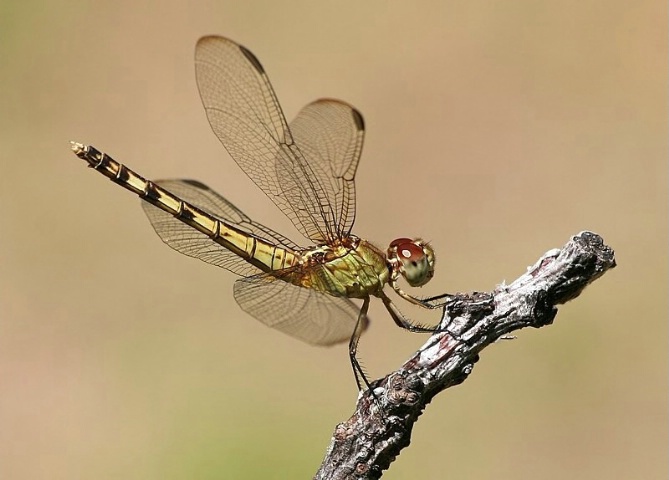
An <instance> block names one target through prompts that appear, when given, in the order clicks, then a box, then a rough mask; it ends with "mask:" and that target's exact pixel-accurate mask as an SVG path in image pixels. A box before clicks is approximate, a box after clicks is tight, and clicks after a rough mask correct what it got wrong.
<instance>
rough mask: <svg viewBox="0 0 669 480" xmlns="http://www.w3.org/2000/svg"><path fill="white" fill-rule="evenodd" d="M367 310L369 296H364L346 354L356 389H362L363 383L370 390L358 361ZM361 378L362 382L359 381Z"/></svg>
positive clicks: (370, 387)
mask: <svg viewBox="0 0 669 480" xmlns="http://www.w3.org/2000/svg"><path fill="white" fill-rule="evenodd" d="M368 310H369V297H367V298H365V300H364V301H363V302H362V308H361V309H360V313H359V314H358V321H357V322H356V323H355V329H354V330H353V334H352V335H351V340H349V342H348V356H349V358H350V359H351V366H352V367H353V375H354V376H355V383H357V384H358V390H362V387H363V384H364V385H365V386H366V387H367V388H368V389H369V390H370V391H371V389H372V386H371V385H370V383H369V380H367V376H366V375H365V372H364V370H363V369H362V366H361V365H360V362H359V361H358V357H357V353H358V342H359V341H360V335H362V332H363V330H364V328H363V327H364V325H365V323H366V322H365V317H367V311H368ZM361 380H362V382H361Z"/></svg>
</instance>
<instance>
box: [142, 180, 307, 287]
mask: <svg viewBox="0 0 669 480" xmlns="http://www.w3.org/2000/svg"><path fill="white" fill-rule="evenodd" d="M154 183H155V184H157V185H159V186H161V187H163V188H164V189H165V190H167V191H168V192H170V193H172V194H174V195H176V196H177V197H179V198H181V199H182V200H184V201H186V202H188V203H190V204H192V205H194V206H196V207H198V208H200V209H201V210H203V211H205V212H207V213H209V214H210V215H213V216H214V217H217V218H218V219H219V220H223V221H225V222H227V223H229V224H232V225H234V226H236V227H239V228H241V229H243V230H245V231H247V232H249V233H252V234H254V235H256V236H258V237H261V238H263V239H265V240H268V241H270V242H272V243H274V244H276V245H277V246H280V247H285V248H289V249H292V250H295V249H297V248H298V247H297V245H295V244H294V243H293V242H292V241H290V240H289V239H287V238H286V237H284V236H283V235H281V234H280V233H277V232H275V231H274V230H272V229H271V228H269V227H266V226H264V225H261V224H259V223H257V222H254V221H253V220H251V219H250V218H249V217H248V216H247V215H246V214H244V212H242V211H241V210H239V209H238V208H237V207H235V206H234V205H233V204H232V203H230V202H229V201H228V200H226V199H225V198H223V197H222V196H221V195H219V194H218V193H216V192H215V191H213V190H211V189H210V188H209V187H207V186H206V185H204V184H202V183H200V182H197V181H194V180H160V181H157V182H154ZM142 207H143V208H144V213H146V216H147V217H148V218H149V221H150V222H151V225H152V226H153V228H154V230H155V231H156V233H157V234H158V236H159V237H160V238H161V239H162V240H163V242H165V243H166V244H167V245H169V246H170V247H172V248H173V249H174V250H176V251H178V252H180V253H183V254H184V255H188V256H189V257H194V258H198V259H200V260H202V261H203V262H207V263H210V264H212V265H216V266H218V267H222V268H225V269H226V270H230V271H231V272H233V273H236V274H237V275H243V276H248V275H255V274H258V273H260V272H261V270H260V269H259V268H257V267H254V266H253V265H251V264H250V263H248V262H246V261H245V260H243V259H242V258H241V257H239V256H237V255H235V254H234V253H232V252H231V251H230V250H228V249H226V248H224V247H223V246H221V245H219V244H218V243H216V242H214V241H213V240H212V239H211V238H209V237H208V236H207V235H205V234H204V233H201V232H199V231H197V230H195V229H194V228H192V227H190V226H188V225H186V224H185V223H183V222H181V221H179V220H177V219H176V218H175V217H174V216H172V215H171V214H169V213H167V212H164V211H163V210H161V209H159V208H158V207H155V206H153V205H151V204H150V203H148V202H144V201H143V202H142Z"/></svg>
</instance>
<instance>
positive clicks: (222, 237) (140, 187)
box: [72, 142, 298, 272]
mask: <svg viewBox="0 0 669 480" xmlns="http://www.w3.org/2000/svg"><path fill="white" fill-rule="evenodd" d="M72 150H73V151H74V153H75V154H76V155H77V156H78V157H79V158H81V159H83V160H86V161H87V162H88V164H89V166H90V167H92V168H94V169H95V170H97V171H98V172H100V173H102V174H103V175H104V176H106V177H107V178H109V179H110V180H112V181H113V182H115V183H117V184H119V185H121V186H122V187H124V188H126V189H128V190H130V191H131V192H133V193H135V194H137V195H139V197H141V198H142V199H143V200H145V201H147V202H149V203H150V204H152V205H155V206H156V207H158V208H160V209H161V210H163V211H165V212H167V213H169V214H171V215H173V216H174V217H175V218H176V219H178V220H180V221H181V222H183V223H185V224H186V225H189V226H190V227H192V228H194V229H196V230H198V231H199V232H202V233H204V234H205V235H207V236H208V237H209V238H211V239H212V241H214V242H216V243H218V244H219V245H221V246H223V247H225V248H226V249H228V250H230V251H231V252H233V253H235V254H236V255H239V256H240V257H241V258H243V259H244V260H246V261H247V262H249V263H250V264H252V265H254V266H256V267H258V268H259V269H260V270H262V271H264V272H270V271H276V270H282V269H284V268H287V267H291V266H293V265H295V264H297V262H298V259H297V255H296V253H295V252H293V251H291V250H288V249H285V248H281V247H277V246H275V245H272V244H270V243H268V242H266V241H264V240H262V239H261V238H258V237H256V236H254V235H251V234H249V233H247V232H244V231H242V230H240V229H238V228H236V227H234V226H233V225H230V224H229V223H226V222H224V221H221V220H219V219H218V218H215V217H213V216H212V215H209V214H208V213H206V212H204V211H202V210H201V209H199V208H197V207H196V206H194V205H191V204H190V203H188V202H185V201H183V200H181V199H180V198H179V197H177V196H176V195H173V194H171V193H170V192H168V191H167V190H165V189H164V188H161V187H160V186H158V185H156V184H155V183H153V182H151V181H150V180H146V179H145V178H143V177H142V176H140V175H138V174H137V173H135V172H133V171H132V170H130V169H129V168H128V167H126V166H125V165H122V164H120V163H118V162H117V161H116V160H114V159H113V158H111V157H110V156H109V155H107V154H106V153H102V152H100V151H98V150H97V149H95V148H94V147H91V146H89V145H82V144H80V143H74V142H73V143H72Z"/></svg>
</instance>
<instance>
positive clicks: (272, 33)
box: [0, 0, 668, 479]
mask: <svg viewBox="0 0 669 480" xmlns="http://www.w3.org/2000/svg"><path fill="white" fill-rule="evenodd" d="M184 4H185V2H153V3H144V4H142V5H138V3H137V2H131V1H125V2H124V1H121V2H114V3H112V2H101V1H97V2H95V1H89V2H83V1H79V2H77V1H71V2H55V1H53V2H12V1H9V2H7V1H6V2H3V3H2V4H0V32H1V33H0V59H1V61H2V67H1V68H2V70H1V72H2V73H1V75H0V105H1V110H0V122H1V124H0V213H1V218H2V224H1V226H0V478H2V479H42V478H45V479H73V478H95V479H116V478H124V479H190V478H197V479H219V478H239V479H252V478H310V476H311V475H313V473H314V472H315V471H316V469H317V467H318V465H319V463H320V461H321V458H322V456H323V454H324V451H325V448H326V446H327V445H328V442H329V439H330V435H331V433H332V431H333V428H334V426H335V424H336V423H337V422H339V421H342V420H344V419H346V418H348V415H349V414H350V413H351V411H352V409H353V405H354V401H355V398H356V389H355V384H354V381H353V376H352V374H351V371H350V366H349V364H348V359H347V353H346V347H345V346H340V347H336V348H331V349H317V348H312V347H309V346H306V345H302V344H300V343H299V342H297V341H295V340H293V339H291V338H288V337H286V336H284V335H282V334H280V333H277V332H275V331H272V330H270V329H268V328H266V327H264V326H263V325H260V324H258V323H257V322H255V321H254V320H253V319H251V318H250V317H247V316H246V315H245V314H244V313H243V312H242V311H241V310H240V309H239V308H238V307H237V306H236V304H235V303H234V301H233V297H232V284H233V281H234V278H235V277H234V276H233V275H232V274H229V273H228V272H226V271H224V270H221V269H217V268H215V267H212V266H209V265H206V264H204V263H201V262H198V261H196V260H193V259H190V258H187V257H184V256H181V255H179V254H177V253H175V252H174V251H172V250H171V249H169V248H168V247H166V246H164V245H163V244H162V243H161V242H160V240H159V239H158V237H157V236H156V235H155V234H154V233H153V231H152V228H151V227H150V225H149V223H148V222H147V221H146V219H145V218H144V214H143V212H142V211H141V209H140V207H139V200H138V199H137V198H136V197H134V196H133V195H131V194H130V193H129V192H127V191H124V190H122V189H121V188H119V187H117V186H115V185H113V184H112V183H111V182H109V181H107V180H106V179H104V178H103V177H102V176H101V175H99V174H97V173H94V172H92V171H91V170H89V169H86V168H85V166H84V162H82V161H81V160H79V159H77V158H76V157H75V156H74V155H73V154H72V153H71V152H70V150H69V144H68V142H69V141H70V140H77V141H81V142H86V143H90V144H92V145H95V146H97V147H98V148H100V149H102V150H104V151H106V152H108V153H110V154H111V155H112V156H114V157H115V158H116V159H117V160H119V161H121V162H124V163H127V164H128V165H130V166H131V167H133V168H134V169H136V170H137V171H138V172H140V173H142V174H144V175H145V176H147V177H149V178H169V177H186V178H197V179H200V180H202V181H205V182H206V183H208V184H209V185H211V186H212V187H214V188H216V189H217V190H219V191H220V192H222V193H223V194H224V195H225V196H226V197H228V198H229V199H231V200H232V201H233V202H235V203H236V204H237V205H239V206H241V207H242V208H243V209H244V210H245V211H246V212H247V213H249V214H250V215H252V216H253V217H254V218H256V219H258V220H259V221H262V222H264V223H267V224H268V225H270V226H272V227H274V228H276V229H278V230H279V231H284V232H286V233H287V234H289V235H291V236H292V237H293V238H295V239H296V240H300V241H301V240H302V239H301V238H299V236H298V235H297V234H296V233H294V230H292V229H291V226H290V224H289V222H288V221H287V220H285V219H284V218H281V215H280V214H279V213H278V210H276V209H273V205H272V204H271V203H270V202H269V200H267V199H266V198H265V197H264V196H263V195H262V193H261V192H260V191H259V190H258V189H256V188H255V186H254V185H253V184H252V183H251V182H250V181H249V180H248V179H247V178H246V177H245V176H244V174H242V173H241V172H240V170H239V169H238V167H237V166H236V165H235V164H234V162H233V161H232V160H231V159H230V158H229V157H228V156H227V154H226V153H225V151H224V150H223V148H222V146H221V145H220V144H219V143H218V140H217V139H216V138H215V136H214V135H213V134H212V132H211V130H210V128H209V126H208V124H207V121H206V118H205V115H204V111H203V109H202V106H201V103H200V99H199V97H198V93H197V89H196V86H195V79H194V72H193V70H194V68H193V48H194V45H195V42H196V40H197V39H198V37H200V36H202V35H204V34H209V33H218V34H222V35H225V36H228V37H230V38H232V39H235V40H237V41H238V42H240V43H242V44H244V45H246V46H247V47H248V48H249V49H251V50H252V51H253V52H254V53H255V54H256V55H257V56H258V58H259V59H260V60H261V62H262V63H263V64H264V66H265V68H266V70H267V71H268V73H269V75H270V78H271V79H272V81H273V83H274V87H275V89H276V90H277V93H278V96H279V98H280V100H281V102H282V104H283V106H284V110H285V112H286V115H287V117H288V118H289V119H290V118H292V117H293V116H294V115H295V113H296V112H297V111H298V110H299V108H301V107H302V106H303V105H304V104H306V103H308V102H309V101H311V100H313V99H315V98H318V97H323V96H328V97H336V98H342V99H345V100H346V101H349V102H351V103H352V104H354V105H355V106H357V107H358V108H359V109H360V110H361V111H362V112H363V114H364V116H365V120H366V122H367V126H368V136H367V141H366V145H365V151H364V153H363V160H362V163H361V166H360V169H359V173H358V177H357V182H358V192H359V196H358V217H357V223H356V228H355V232H356V233H357V234H358V235H360V236H362V237H365V238H368V239H371V240H374V241H376V242H377V243H378V244H379V245H386V244H387V243H388V242H389V241H390V240H391V239H393V238H396V237H401V236H414V235H420V236H423V237H424V238H427V239H429V240H431V241H432V243H433V245H434V246H435V248H436V249H437V254H438V268H437V274H436V276H435V278H434V280H433V281H432V282H431V283H430V284H429V285H428V286H426V287H425V288H424V289H423V290H422V291H421V293H423V294H437V293H442V292H452V291H469V290H491V289H493V288H494V287H495V285H496V284H498V283H500V282H502V281H503V280H506V281H511V280H513V279H514V278H516V277H517V276H518V275H520V274H521V273H523V272H524V269H525V266H527V265H530V264H532V263H534V262H535V261H536V259H537V258H538V257H539V256H540V255H542V254H543V253H544V252H545V251H547V250H549V249H550V248H553V247H560V246H562V245H563V244H564V243H565V242H566V241H567V240H568V238H569V237H570V236H571V235H574V234H576V233H578V232H580V231H581V230H585V229H587V230H592V231H595V232H597V233H599V234H601V235H602V236H603V237H604V239H605V241H606V242H607V243H608V244H609V245H611V246H612V247H613V248H614V249H615V251H616V254H617V259H618V264H619V266H618V268H617V269H615V270H613V271H611V272H610V273H608V274H607V275H605V276H604V277H603V278H601V279H600V280H599V281H597V282H596V283H595V284H594V285H592V286H591V287H590V288H589V289H588V290H586V292H585V293H584V295H582V297H581V298H579V299H577V300H575V301H573V302H572V303H570V304H568V305H565V306H563V307H562V308H561V309H560V313H559V314H558V317H557V319H556V321H555V324H554V325H553V326H550V327H547V328H544V329H541V330H533V331H529V330H526V331H521V332H520V333H519V338H518V340H516V341H513V342H503V343H502V344H498V345H496V346H494V347H492V348H489V349H488V350H486V351H485V352H484V353H483V355H482V358H481V361H480V362H479V363H478V364H477V366H476V368H475V369H474V371H473V374H472V375H471V377H470V379H469V380H468V381H467V382H465V383H464V384H463V385H461V386H459V387H457V388H454V389H451V390H449V391H447V392H446V393H444V394H442V395H441V396H439V397H438V398H437V399H436V400H435V401H434V402H433V404H432V405H430V408H429V409H428V410H427V411H426V413H425V414H424V416H423V418H421V420H420V421H419V423H418V425H417V428H416V429H415V431H414V435H413V441H412V445H411V446H410V447H409V448H408V449H406V450H405V451H404V452H403V453H402V455H401V457H400V458H399V459H398V460H397V461H396V462H395V463H394V464H393V465H392V467H391V469H390V471H389V472H388V473H387V475H386V476H385V478H388V479H403V478H416V477H419V478H429V479H437V478H477V479H487V478H490V479H492V478H495V479H525V478H536V479H564V478H570V479H600V478H610V479H664V478H667V475H668V471H667V425H668V418H667V405H668V403H667V400H668V399H667V377H668V369H667V333H668V332H667V245H668V235H667V233H668V232H667V108H666V107H667V64H666V55H667V51H666V50H667V49H666V38H667V31H666V30H667V29H666V26H667V25H666V23H667V11H666V2H650V1H640V2H627V1H614V2H611V1H609V2H604V1H594V0H586V1H579V2H535V1H530V0H524V1H519V2H507V3H506V4H503V3H499V2H485V1H473V2H460V1H458V2H452V1H438V2H437V1H434V2H421V3H410V2H398V1H386V0H384V1H380V0H368V1H365V2H356V1H340V2H325V1H289V2H269V1H268V2H230V1H217V2H201V3H199V5H197V6H190V7H185V6H184ZM375 303H376V302H375ZM404 310H405V312H406V313H408V314H410V315H412V316H414V317H415V318H421V319H425V316H421V315H422V314H423V312H417V311H415V310H413V309H411V308H409V307H405V308H404ZM428 318H430V317H428ZM372 320H373V325H372V328H371V330H370V331H369V333H368V334H367V335H366V336H365V337H364V338H363V343H362V345H361V355H362V359H363V361H364V363H365V365H366V366H367V368H368V370H369V372H370V375H371V377H373V378H375V377H378V376H380V375H382V374H384V373H385V372H387V371H389V370H391V369H393V368H396V367H397V366H398V365H399V364H400V362H402V361H403V360H404V359H405V358H406V357H407V356H408V355H409V354H410V353H411V352H412V351H413V350H414V349H415V348H417V347H418V346H419V345H420V344H421V343H422V342H423V341H424V337H423V336H419V335H411V334H407V333H405V332H402V331H399V329H397V328H396V327H395V326H394V325H393V323H392V322H391V321H390V319H389V318H388V317H387V315H386V314H385V312H384V311H383V309H382V308H381V307H380V306H379V305H374V307H373V309H372ZM435 320H436V319H435Z"/></svg>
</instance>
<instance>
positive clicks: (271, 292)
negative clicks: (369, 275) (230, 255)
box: [234, 274, 368, 345]
mask: <svg viewBox="0 0 669 480" xmlns="http://www.w3.org/2000/svg"><path fill="white" fill-rule="evenodd" d="M234 294H235V300H236V301H237V303H238V304H239V306H240V307H241V308H242V310H244V311H245V312H246V313H248V314H249V315H251V316H253V317H255V318H256V319H257V320H259V321H261V322H262V323H264V324H265V325H267V326H269V327H272V328H275V329H277V330H279V331H281V332H283V333H286V334H288V335H290V336H291V337H294V338H297V339H299V340H302V341H303V342H306V343H310V344H312V345H333V344H335V343H340V342H344V341H347V340H349V339H350V338H351V334H352V333H353V329H354V328H355V322H356V321H357V319H358V314H359V312H360V308H359V307H358V306H356V305H355V304H354V303H353V302H352V301H351V300H349V299H348V298H344V297H333V296H331V295H326V294H324V293H320V292H317V291H316V290H312V289H310V288H302V287H298V286H296V285H293V284H291V283H287V282H284V281H282V280H280V279H279V278H277V277H276V276H273V275H271V274H260V275H255V276H253V277H249V278H240V279H239V280H237V281H236V282H235V286H234ZM367 324H368V320H367V319H365V325H364V328H367Z"/></svg>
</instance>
